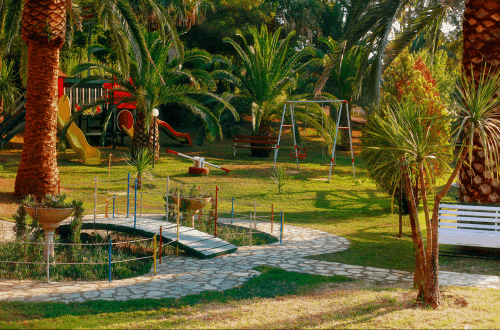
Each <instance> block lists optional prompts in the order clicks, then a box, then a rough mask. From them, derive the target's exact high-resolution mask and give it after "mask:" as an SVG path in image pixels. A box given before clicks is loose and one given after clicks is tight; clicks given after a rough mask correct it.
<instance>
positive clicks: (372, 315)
mask: <svg viewBox="0 0 500 330" xmlns="http://www.w3.org/2000/svg"><path fill="white" fill-rule="evenodd" d="M255 269H257V270H259V271H260V272H262V274H261V275H260V276H258V277H255V278H252V279H250V280H249V281H247V282H246V283H245V284H243V285H242V286H240V287H236V288H233V289H229V290H225V291H222V292H214V291H205V292H203V293H200V294H197V295H190V296H186V297H183V298H180V299H173V298H165V299H141V300H129V301H122V302H117V301H87V302H83V303H69V304H65V303H54V302H44V303H22V302H10V303H7V302H0V329H13V328H16V329H32V328H36V329H46V328H49V329H70V328H79V329H82V328H84V329H87V328H99V329H137V328H140V329H145V328H148V329H150V328H152V329H156V328H182V329H207V328H210V329H234V328H246V329H248V328H250V329H271V328H272V329H283V328H285V329H292V328H293V329H303V328H326V329H332V328H358V329H359V328H361V329H364V328H381V327H383V328H476V327H477V328H496V327H498V324H499V322H500V319H499V316H498V315H499V312H500V307H499V305H498V299H500V291H499V290H494V289H489V290H485V289H475V288H467V289H463V288H447V289H446V290H445V291H444V292H443V303H442V305H441V307H440V308H439V309H438V310H432V309H430V308H428V307H426V306H424V305H422V304H420V303H416V302H415V295H416V293H415V292H413V291H412V290H408V289H406V288H398V287H385V286H381V285H367V284H366V283H363V282H359V281H353V280H350V279H348V278H346V277H343V276H332V277H326V276H318V275H310V274H301V273H295V272H288V271H285V270H282V269H277V268H272V267H267V266H259V267H256V268H255Z"/></svg>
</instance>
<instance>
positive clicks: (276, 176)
mask: <svg viewBox="0 0 500 330" xmlns="http://www.w3.org/2000/svg"><path fill="white" fill-rule="evenodd" d="M271 180H272V181H273V182H274V183H275V184H276V185H277V186H278V194H281V188H282V187H283V186H284V185H286V184H287V183H288V177H287V176H286V167H285V166H284V165H281V164H280V165H278V166H276V167H275V168H274V169H273V173H272V175H271Z"/></svg>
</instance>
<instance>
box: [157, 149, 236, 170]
mask: <svg viewBox="0 0 500 330" xmlns="http://www.w3.org/2000/svg"><path fill="white" fill-rule="evenodd" d="M165 151H166V152H167V154H169V153H170V154H174V155H178V156H181V157H184V158H188V159H192V160H193V166H191V167H189V174H203V175H208V172H209V170H208V168H206V167H205V164H206V165H208V166H212V167H215V168H218V169H220V170H224V171H226V173H229V172H230V171H231V170H228V169H227V168H224V167H220V166H217V165H215V164H212V163H209V162H206V161H205V158H203V157H191V156H188V155H185V154H181V153H180V152H177V151H173V150H169V149H165Z"/></svg>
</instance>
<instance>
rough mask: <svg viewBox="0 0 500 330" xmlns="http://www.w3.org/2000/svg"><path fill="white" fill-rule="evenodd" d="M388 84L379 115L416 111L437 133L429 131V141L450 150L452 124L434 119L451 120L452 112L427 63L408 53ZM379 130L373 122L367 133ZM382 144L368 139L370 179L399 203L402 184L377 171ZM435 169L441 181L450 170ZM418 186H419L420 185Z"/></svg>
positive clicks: (389, 75) (395, 64) (390, 72)
mask: <svg viewBox="0 0 500 330" xmlns="http://www.w3.org/2000/svg"><path fill="white" fill-rule="evenodd" d="M384 80H385V81H384V90H383V92H382V98H381V101H380V108H381V109H382V112H381V113H379V114H378V115H379V116H381V117H384V116H385V115H387V114H388V113H390V112H392V111H399V110H400V109H403V108H404V109H403V110H404V111H415V116H417V114H418V116H420V117H421V120H422V123H423V124H424V126H425V124H426V123H427V122H429V123H432V126H434V129H433V130H431V131H429V133H432V136H430V137H429V138H431V139H434V140H436V143H438V144H440V145H441V146H442V150H444V149H446V146H447V145H448V144H449V142H448V141H449V138H450V127H449V124H447V123H446V121H445V120H443V121H435V120H433V119H432V118H434V117H436V116H437V117H442V118H445V117H447V116H448V111H447V110H446V108H445V106H444V105H443V104H442V102H441V98H440V94H439V92H438V89H437V88H436V81H435V80H434V79H433V78H432V76H431V73H430V71H429V70H428V69H427V67H426V65H425V63H424V62H423V60H422V59H421V58H420V57H418V56H417V55H414V54H410V53H409V52H408V51H404V52H403V53H402V54H401V55H400V56H398V58H397V59H396V60H394V62H393V63H392V65H391V66H390V67H389V68H388V69H387V70H386V72H385V74H384ZM388 109H390V110H389V112H387V111H388ZM427 117H428V118H427ZM375 118H378V117H375ZM377 120H378V119H377ZM398 125H399V126H400V127H402V125H403V124H402V123H399V124H398ZM402 128H403V127H402ZM404 128H406V129H408V127H404ZM378 129H381V127H380V124H377V123H376V122H375V121H374V119H371V118H370V119H369V120H368V123H367V126H366V130H367V131H375V130H378ZM380 143H381V141H380V139H379V137H377V136H376V135H374V134H369V135H368V136H367V137H365V138H364V139H363V144H364V151H363V153H362V157H363V159H364V160H365V162H366V164H367V166H368V168H369V172H370V176H371V177H372V178H373V179H374V180H375V181H376V182H377V184H378V185H379V186H380V187H381V188H382V189H384V190H385V191H387V193H389V194H390V195H391V196H393V197H394V198H395V199H396V200H397V201H399V188H398V187H399V181H397V180H396V181H394V180H393V178H392V177H391V176H390V175H389V174H384V173H380V172H379V171H376V170H375V168H376V166H378V163H377V162H378V161H379V160H378V158H377V157H374V156H373V154H376V152H375V151H374V149H373V148H377V147H379V146H380ZM448 152H449V153H451V150H449V149H448ZM432 169H433V176H436V177H440V176H441V175H443V173H444V172H445V170H446V169H447V166H445V165H444V164H443V163H441V162H435V163H434V165H433V166H432ZM393 170H394V169H393ZM414 184H415V186H417V184H416V183H414ZM403 195H404V194H403ZM417 195H418V194H417ZM400 202H401V201H400ZM417 203H418V200H417Z"/></svg>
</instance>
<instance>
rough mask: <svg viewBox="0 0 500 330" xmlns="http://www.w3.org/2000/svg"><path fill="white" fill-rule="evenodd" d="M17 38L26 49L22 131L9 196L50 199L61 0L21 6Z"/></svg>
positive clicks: (55, 177) (28, 0)
mask: <svg viewBox="0 0 500 330" xmlns="http://www.w3.org/2000/svg"><path fill="white" fill-rule="evenodd" d="M22 25H23V30H22V37H23V39H24V41H25V42H26V44H27V45H28V88H27V97H26V128H25V133H24V145H23V151H22V153H21V163H20V164H19V168H18V171H17V176H16V183H15V188H14V193H15V194H16V195H18V196H24V195H28V194H32V195H35V196H36V197H37V198H41V197H43V196H45V195H46V194H47V193H56V192H57V185H58V181H59V171H58V169H57V152H56V132H57V78H58V69H59V51H60V49H61V46H62V45H63V43H64V37H65V33H66V2H65V0H25V4H24V8H23V16H22Z"/></svg>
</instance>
